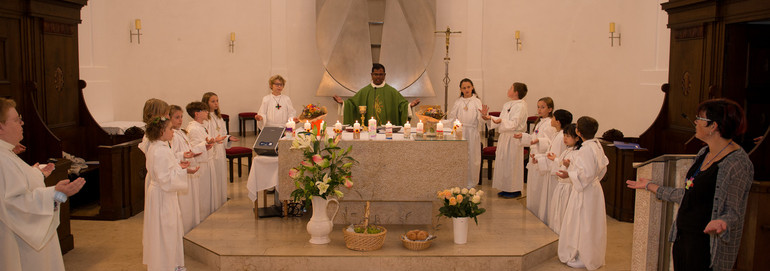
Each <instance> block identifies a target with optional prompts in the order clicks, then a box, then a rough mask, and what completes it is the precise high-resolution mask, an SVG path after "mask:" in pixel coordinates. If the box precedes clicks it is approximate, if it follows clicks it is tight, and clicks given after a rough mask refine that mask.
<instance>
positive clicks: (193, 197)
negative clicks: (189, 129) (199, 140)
mask: <svg viewBox="0 0 770 271" xmlns="http://www.w3.org/2000/svg"><path fill="white" fill-rule="evenodd" d="M171 151H172V152H174V156H176V158H177V160H179V161H190V167H191V168H194V167H197V166H198V163H197V162H195V158H191V159H185V158H184V153H185V152H188V151H193V152H194V153H201V154H202V153H203V152H205V151H206V145H205V144H198V145H197V146H195V149H194V150H193V146H192V145H191V144H190V139H188V138H187V133H186V132H184V131H182V130H174V139H173V140H171ZM198 176H199V174H198V173H197V172H196V173H195V174H187V187H188V188H187V189H186V190H182V191H179V209H180V210H181V211H182V223H183V226H184V227H183V228H184V232H185V233H188V232H190V230H192V229H193V228H195V226H197V225H198V224H200V223H201V211H200V209H201V208H200V187H199V186H198V185H199V183H198V182H199V181H200V177H198Z"/></svg>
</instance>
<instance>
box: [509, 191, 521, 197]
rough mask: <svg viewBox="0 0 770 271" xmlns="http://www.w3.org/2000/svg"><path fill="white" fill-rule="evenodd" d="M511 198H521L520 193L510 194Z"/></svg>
mask: <svg viewBox="0 0 770 271" xmlns="http://www.w3.org/2000/svg"><path fill="white" fill-rule="evenodd" d="M511 196H513V197H514V198H518V197H521V191H516V192H513V193H511Z"/></svg>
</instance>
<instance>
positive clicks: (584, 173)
mask: <svg viewBox="0 0 770 271" xmlns="http://www.w3.org/2000/svg"><path fill="white" fill-rule="evenodd" d="M595 164H596V158H595V157H594V153H593V151H592V150H591V149H590V147H589V146H585V145H584V146H582V147H581V148H580V150H578V152H577V153H576V154H575V159H572V161H570V166H569V168H568V169H567V172H568V173H569V179H570V181H572V188H574V189H575V190H576V191H578V192H582V191H583V189H585V188H586V187H587V186H588V185H589V184H591V181H593V180H594V178H595V177H596V173H597V172H596V165H595Z"/></svg>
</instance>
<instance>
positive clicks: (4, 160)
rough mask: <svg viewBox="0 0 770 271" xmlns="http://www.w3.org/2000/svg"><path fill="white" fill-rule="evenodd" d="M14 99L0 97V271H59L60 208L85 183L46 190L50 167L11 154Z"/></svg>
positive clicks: (16, 125) (15, 132) (16, 136)
mask: <svg viewBox="0 0 770 271" xmlns="http://www.w3.org/2000/svg"><path fill="white" fill-rule="evenodd" d="M15 107H16V103H15V102H14V101H13V100H9V99H5V98H0V270H64V261H63V260H62V255H61V248H60V247H59V237H58V236H57V234H56V228H57V227H58V226H59V206H60V205H61V204H62V203H64V202H65V201H66V200H67V197H68V196H72V195H73V194H75V193H77V192H78V191H80V188H82V187H83V184H85V180H83V179H82V178H78V179H77V180H75V181H72V182H70V181H69V180H62V181H59V183H57V184H56V186H54V187H45V183H43V179H44V178H45V177H47V176H48V175H50V174H51V172H52V171H53V169H54V168H53V164H47V165H45V166H38V164H35V165H34V166H30V165H28V164H27V163H25V162H24V161H23V160H21V159H20V158H19V157H18V156H17V155H16V152H18V151H21V150H23V148H22V149H19V148H17V147H16V146H20V145H19V142H21V139H22V138H23V137H24V136H23V131H24V130H23V128H22V125H24V122H23V121H22V120H21V116H20V115H19V113H18V112H17V111H16V108H15Z"/></svg>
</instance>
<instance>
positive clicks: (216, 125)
mask: <svg viewBox="0 0 770 271" xmlns="http://www.w3.org/2000/svg"><path fill="white" fill-rule="evenodd" d="M201 102H203V103H205V104H206V105H208V107H209V119H208V122H207V124H208V126H207V127H206V128H208V132H209V137H211V138H214V139H216V144H214V148H213V149H214V153H213V157H214V168H216V171H215V172H216V175H215V176H216V177H215V178H214V184H215V185H218V186H219V188H218V190H217V191H219V195H212V198H211V201H212V202H213V203H215V204H216V208H214V210H216V209H217V208H219V207H220V206H222V205H224V204H225V202H227V172H228V171H227V154H226V153H225V149H229V148H230V142H231V141H232V142H237V141H238V138H236V137H234V136H230V135H228V134H227V127H225V120H224V119H222V114H221V112H220V108H219V97H218V96H217V94H215V93H213V92H206V93H205V94H203V99H201Z"/></svg>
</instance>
